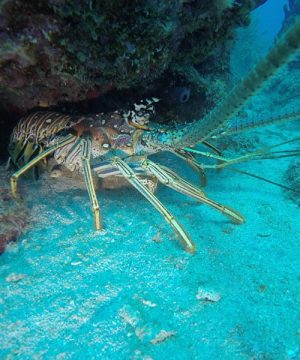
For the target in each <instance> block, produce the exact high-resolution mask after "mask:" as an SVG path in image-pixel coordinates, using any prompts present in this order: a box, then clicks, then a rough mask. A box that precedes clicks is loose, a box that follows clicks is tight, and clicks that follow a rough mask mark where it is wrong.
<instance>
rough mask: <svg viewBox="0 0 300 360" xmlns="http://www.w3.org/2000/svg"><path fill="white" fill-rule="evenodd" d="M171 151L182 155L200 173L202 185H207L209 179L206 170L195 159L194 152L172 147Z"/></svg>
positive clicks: (179, 155)
mask: <svg viewBox="0 0 300 360" xmlns="http://www.w3.org/2000/svg"><path fill="white" fill-rule="evenodd" d="M170 152H171V153H173V154H174V155H176V156H178V157H180V158H181V159H183V160H184V161H186V162H187V163H188V164H189V165H190V166H191V167H192V168H193V169H194V170H195V171H196V173H198V175H199V178H200V185H201V186H206V184H207V180H206V175H205V171H204V169H203V167H202V166H201V165H200V164H199V163H198V162H197V161H196V160H195V158H194V156H193V155H192V154H190V153H189V152H187V151H184V149H180V148H178V149H172V150H170Z"/></svg>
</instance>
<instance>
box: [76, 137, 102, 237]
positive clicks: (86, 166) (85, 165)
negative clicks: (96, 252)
mask: <svg viewBox="0 0 300 360" xmlns="http://www.w3.org/2000/svg"><path fill="white" fill-rule="evenodd" d="M81 145H82V154H81V161H82V169H83V176H84V180H85V184H86V187H87V190H88V193H89V197H90V201H91V205H92V209H93V214H94V221H95V228H96V230H101V229H102V221H101V215H100V208H99V204H98V200H97V196H96V192H95V188H94V183H93V178H92V172H91V165H90V159H91V140H90V139H88V138H86V139H85V138H83V139H82V140H81Z"/></svg>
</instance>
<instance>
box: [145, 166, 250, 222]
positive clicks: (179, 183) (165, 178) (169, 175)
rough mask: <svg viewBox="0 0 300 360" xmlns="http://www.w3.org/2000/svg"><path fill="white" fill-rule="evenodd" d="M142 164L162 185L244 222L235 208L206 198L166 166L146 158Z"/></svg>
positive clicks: (232, 219) (236, 220) (233, 219)
mask: <svg viewBox="0 0 300 360" xmlns="http://www.w3.org/2000/svg"><path fill="white" fill-rule="evenodd" d="M142 166H143V167H144V168H145V169H146V170H148V171H149V172H150V173H151V174H153V175H155V176H156V177H157V179H158V180H159V181H160V182H161V183H163V184H164V185H166V186H168V187H170V188H172V189H174V190H176V191H178V192H181V193H182V194H185V195H188V196H191V197H193V198H195V199H197V200H198V201H200V202H202V203H204V204H207V205H209V206H211V207H213V208H214V209H216V210H217V211H220V212H221V213H222V214H223V215H225V216H227V217H228V218H229V219H230V220H231V221H233V222H234V223H236V224H242V223H244V221H245V219H244V217H243V216H242V215H241V214H239V213H238V212H237V211H236V210H234V209H231V208H230V207H228V206H224V205H222V204H219V203H217V202H216V201H214V200H211V199H209V198H207V197H206V195H205V194H204V193H203V192H202V191H201V190H200V189H198V188H197V187H195V186H194V185H192V184H190V183H189V182H187V181H185V180H184V179H182V178H181V177H180V176H178V175H177V174H175V173H174V172H173V171H171V170H170V169H168V168H167V167H165V166H162V165H157V164H155V163H154V162H152V161H150V160H148V159H147V160H144V161H143V163H142Z"/></svg>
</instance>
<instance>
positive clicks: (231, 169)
mask: <svg viewBox="0 0 300 360" xmlns="http://www.w3.org/2000/svg"><path fill="white" fill-rule="evenodd" d="M225 169H226V170H230V171H233V172H237V173H239V174H243V175H247V176H251V177H253V178H256V179H259V180H262V181H265V182H267V183H269V184H272V185H275V186H278V187H281V188H283V189H285V190H289V191H292V192H294V193H296V194H300V191H299V190H296V189H293V188H291V187H289V186H286V185H283V184H280V183H277V182H275V181H272V180H269V179H266V178H264V177H262V176H258V175H254V174H252V173H249V172H247V171H244V170H239V169H235V168H225Z"/></svg>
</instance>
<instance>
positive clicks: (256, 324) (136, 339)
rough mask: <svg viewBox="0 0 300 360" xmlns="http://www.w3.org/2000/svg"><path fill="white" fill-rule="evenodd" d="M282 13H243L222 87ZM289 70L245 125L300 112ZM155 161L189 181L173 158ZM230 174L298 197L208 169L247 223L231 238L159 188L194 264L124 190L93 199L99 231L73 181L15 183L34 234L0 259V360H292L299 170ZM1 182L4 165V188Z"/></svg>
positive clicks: (298, 306)
mask: <svg viewBox="0 0 300 360" xmlns="http://www.w3.org/2000/svg"><path fill="white" fill-rule="evenodd" d="M286 3H287V2H286V1H283V0H268V1H267V2H266V3H265V4H264V5H262V6H261V7H259V8H258V9H256V10H254V11H253V12H252V14H251V17H252V22H251V25H250V26H249V27H246V28H242V29H238V30H237V32H238V34H237V41H236V43H235V44H234V46H233V47H232V50H231V60H230V66H231V79H230V81H231V83H232V84H235V83H236V82H238V81H239V79H240V78H241V77H242V76H245V74H247V73H248V71H249V70H251V68H252V67H253V66H254V65H255V63H256V62H257V61H258V60H259V59H260V58H261V57H262V56H263V55H264V54H265V53H266V52H267V49H268V48H269V47H270V46H271V45H272V44H273V43H274V42H275V41H276V36H277V34H278V32H279V31H280V29H281V24H282V22H283V21H284V16H285V15H284V11H283V6H284V5H285V4H286ZM245 39H247V41H245ZM297 61H298V63H297ZM293 64H294V65H293V66H285V67H283V68H282V69H281V70H280V71H279V72H278V73H277V74H276V76H275V77H274V78H273V79H272V80H271V81H269V82H268V83H267V84H266V86H265V87H264V89H263V90H262V91H260V92H259V93H258V94H257V95H256V96H254V97H253V98H252V99H251V100H250V101H249V102H248V103H247V105H246V107H245V108H244V109H243V113H244V115H245V116H247V117H249V118H251V119H252V118H253V119H255V118H260V117H261V115H264V114H268V113H272V114H273V115H276V114H281V113H285V112H286V113H289V112H291V111H295V109H300V66H299V60H297V59H296V60H294V63H293ZM297 64H298V65H297ZM157 96H158V97H159V94H158V95H157ZM299 129H300V127H299V119H298V120H297V121H293V122H290V123H283V124H280V125H272V126H269V127H266V128H260V129H252V130H251V131H249V132H247V133H241V134H237V135H233V136H229V137H228V138H227V137H226V138H224V139H220V140H217V141H216V146H218V147H220V148H221V149H222V150H223V151H224V154H226V156H227V157H236V156H237V155H238V154H245V153H247V152H250V151H255V150H256V149H260V148H264V147H266V146H271V145H274V144H277V143H281V142H283V141H288V140H290V139H293V138H296V137H297V136H299ZM295 148H297V143H291V144H288V145H286V146H285V147H284V149H285V150H293V149H295ZM153 159H156V160H158V162H160V163H161V164H165V165H166V166H168V167H170V168H172V169H173V170H176V172H177V173H179V174H181V175H182V176H183V177H184V178H186V179H190V180H191V181H192V182H193V183H194V184H198V183H199V179H198V177H197V175H196V174H195V173H194V172H193V171H192V170H191V169H190V168H189V167H187V166H186V165H185V164H184V163H183V162H181V161H178V158H175V157H173V156H171V155H170V154H165V153H164V154H158V155H155V156H153ZM233 168H235V169H240V170H242V171H244V172H249V173H251V174H255V175H257V176H261V177H264V178H266V179H269V180H272V181H274V182H276V183H280V184H284V185H285V186H287V187H290V188H293V189H294V191H291V190H287V189H283V188H281V187H278V186H274V185H273V184H270V183H267V182H264V181H261V180H259V179H257V178H254V177H251V176H247V175H245V174H241V173H238V172H235V171H230V169H228V170H227V169H224V170H223V171H216V170H208V172H207V177H208V184H207V186H206V188H205V192H206V193H207V194H209V196H210V197H212V198H213V199H215V200H217V201H219V202H221V203H223V204H226V205H228V206H232V207H234V208H235V209H237V210H238V211H240V212H241V213H242V214H243V215H244V216H245V217H246V223H245V224H243V225H240V226H238V225H233V224H231V223H230V222H229V221H227V220H226V219H224V217H222V216H221V215H220V214H219V213H217V212H215V211H214V210H212V209H210V208H209V207H206V206H205V205H199V204H198V203H197V202H196V201H194V200H191V199H189V198H186V197H184V196H183V195H181V194H179V193H177V192H174V191H172V190H170V189H167V188H164V187H163V186H160V187H159V188H158V192H157V195H158V197H159V198H160V199H161V200H162V202H163V203H164V204H165V205H166V206H167V207H168V208H169V209H170V210H171V211H172V213H174V215H175V216H176V217H177V218H178V219H179V220H180V222H181V223H183V224H184V226H185V228H186V229H187V230H188V232H189V234H190V235H191V237H192V239H193V240H194V241H195V243H196V245H197V252H196V254H194V255H190V254H188V253H186V252H184V251H182V249H181V247H180V244H179V243H178V241H177V239H176V236H175V234H174V233H173V232H172V230H171V229H170V227H169V225H168V224H167V223H166V222H165V221H164V220H163V219H162V217H161V216H160V214H159V213H157V212H156V210H155V209H154V208H153V207H152V206H151V205H150V204H149V203H147V201H146V200H145V199H144V198H143V197H141V196H140V194H139V193H138V192H137V191H136V190H134V189H133V188H131V187H122V188H120V189H115V190H103V191H101V193H99V192H98V198H99V203H100V206H101V210H102V215H103V219H104V230H103V231H101V232H100V233H99V232H96V231H95V230H94V229H93V227H92V224H93V217H92V213H91V210H90V205H89V198H88V194H87V191H86V190H85V188H84V186H83V185H82V183H80V182H79V181H78V179H73V178H69V177H58V178H52V177H49V176H48V175H47V174H44V175H42V176H41V179H39V181H33V180H29V179H25V178H24V179H22V180H21V184H20V189H21V192H22V195H23V200H24V203H25V204H26V207H27V208H28V210H27V211H28V212H29V214H30V222H29V224H28V226H27V228H26V229H25V231H24V232H23V233H22V235H21V236H20V237H19V238H18V241H17V242H12V243H10V244H9V245H8V246H7V248H6V251H5V252H4V253H3V254H2V255H1V256H0V359H15V358H16V359H60V360H63V359H136V360H138V359H144V360H151V359H178V360H181V359H182V360H185V359H221V360H222V359H224V360H227V359H228V360H231V359H232V360H235V359H245V360H246V359H247V360H249V359H251V360H256V359H257V360H260V359H262V360H273V359H274V360H277V359H278V360H279V359H300V273H299V269H300V245H299V238H300V221H299V220H300V207H299V206H300V202H299V191H300V163H299V158H280V159H271V160H258V161H253V162H247V163H243V164H237V165H234V166H233ZM6 182H7V173H6V171H5V168H4V165H2V166H1V178H0V184H1V188H2V187H3V188H4V187H5V184H6ZM297 191H298V192H297ZM18 211H19V213H21V211H23V210H18Z"/></svg>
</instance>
